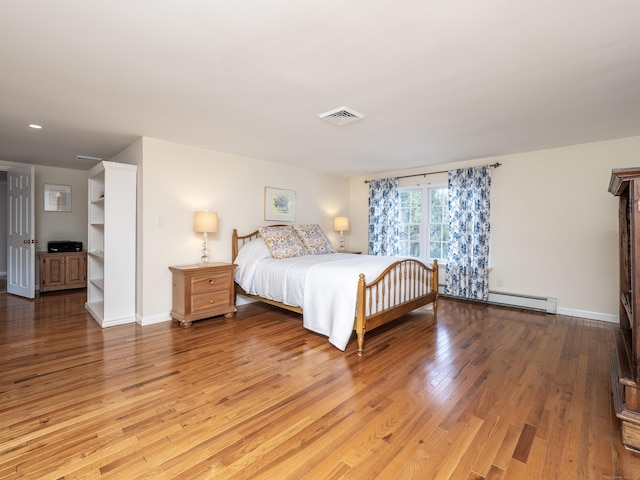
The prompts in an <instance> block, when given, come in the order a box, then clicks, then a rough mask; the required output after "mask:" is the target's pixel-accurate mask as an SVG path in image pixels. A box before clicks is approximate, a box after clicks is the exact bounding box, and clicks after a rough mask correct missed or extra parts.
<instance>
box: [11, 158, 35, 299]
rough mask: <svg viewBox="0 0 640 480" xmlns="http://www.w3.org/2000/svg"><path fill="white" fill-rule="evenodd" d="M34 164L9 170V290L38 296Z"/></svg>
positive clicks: (15, 293) (14, 292)
mask: <svg viewBox="0 0 640 480" xmlns="http://www.w3.org/2000/svg"><path fill="white" fill-rule="evenodd" d="M33 172H34V167H32V166H24V167H16V168H12V169H10V170H9V171H8V172H7V292H8V293H13V294H14V295H20V296H21V297H27V298H34V297H35V258H36V245H35V244H36V240H35V235H34V225H35V221H34V218H33V213H34V206H33V198H34V188H33V177H34V174H33Z"/></svg>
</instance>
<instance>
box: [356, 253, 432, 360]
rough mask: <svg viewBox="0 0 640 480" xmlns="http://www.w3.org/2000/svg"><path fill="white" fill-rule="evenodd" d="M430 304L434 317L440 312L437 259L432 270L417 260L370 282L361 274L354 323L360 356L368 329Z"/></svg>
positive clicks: (396, 266)
mask: <svg viewBox="0 0 640 480" xmlns="http://www.w3.org/2000/svg"><path fill="white" fill-rule="evenodd" d="M429 303H433V313H434V315H435V314H436V313H437V309H438V261H437V260H434V262H433V266H432V267H428V266H427V265H425V264H424V263H422V262H419V261H417V260H411V259H407V260H400V261H398V262H395V263H394V264H392V265H390V266H389V267H388V268H387V269H386V270H385V271H384V272H382V273H381V274H380V276H378V278H376V279H375V280H373V281H372V282H369V283H367V282H366V280H365V278H364V275H360V279H359V281H358V303H357V306H356V320H355V330H356V335H357V337H358V355H360V356H361V355H362V352H363V351H364V335H365V333H366V331H367V330H372V329H374V328H376V327H378V326H380V325H383V324H385V323H387V322H389V321H391V320H395V319H396V318H398V317H401V316H402V315H404V314H406V313H409V312H411V311H412V310H415V309H416V308H419V307H421V306H423V305H427V304H429Z"/></svg>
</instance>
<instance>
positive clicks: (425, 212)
mask: <svg viewBox="0 0 640 480" xmlns="http://www.w3.org/2000/svg"><path fill="white" fill-rule="evenodd" d="M447 188H448V186H447V182H439V183H430V184H422V185H406V186H401V187H399V188H398V190H399V192H400V193H402V192H409V191H416V190H417V191H420V195H421V212H420V239H419V245H420V247H419V248H420V252H421V255H420V256H419V257H410V258H416V259H418V260H420V261H422V262H426V263H432V262H433V260H438V263H439V264H440V265H446V262H447V259H446V258H434V257H431V256H430V253H431V252H430V249H429V246H430V243H431V238H430V237H431V222H430V219H431V215H430V214H431V195H430V191H431V190H435V189H438V190H440V189H447ZM425 206H426V207H425ZM400 220H401V219H400V216H399V217H398V224H399V225H406V224H405V223H402V222H400ZM443 223H444V222H443ZM434 225H442V224H441V223H437V224H434Z"/></svg>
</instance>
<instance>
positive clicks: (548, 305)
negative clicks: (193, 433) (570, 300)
mask: <svg viewBox="0 0 640 480" xmlns="http://www.w3.org/2000/svg"><path fill="white" fill-rule="evenodd" d="M487 303H494V304H496V305H506V306H509V307H517V308H526V309H528V310H537V311H539V312H547V313H556V311H557V308H558V299H557V298H551V297H534V296H531V295H520V294H517V293H504V292H492V291H489V299H488V300H487Z"/></svg>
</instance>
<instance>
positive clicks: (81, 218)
mask: <svg viewBox="0 0 640 480" xmlns="http://www.w3.org/2000/svg"><path fill="white" fill-rule="evenodd" d="M45 183H48V184H54V185H68V186H70V187H71V211H70V212H45V210H44V184H45ZM34 185H35V223H36V238H37V240H38V245H37V246H36V251H46V250H47V242H49V241H52V240H80V241H81V242H82V245H83V248H85V249H86V248H87V234H88V233H87V172H86V171H85V170H73V169H69V168H55V167H44V166H40V165H37V166H36V167H35V182H34Z"/></svg>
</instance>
